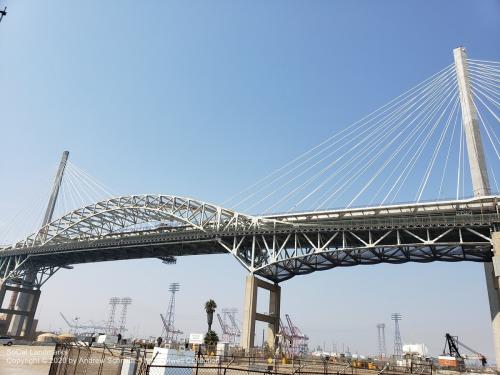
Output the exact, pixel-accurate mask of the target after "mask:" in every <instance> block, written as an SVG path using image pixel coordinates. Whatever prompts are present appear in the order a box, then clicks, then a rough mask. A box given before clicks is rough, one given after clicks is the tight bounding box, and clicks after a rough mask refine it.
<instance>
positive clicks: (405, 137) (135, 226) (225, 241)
mask: <svg viewBox="0 0 500 375" xmlns="http://www.w3.org/2000/svg"><path fill="white" fill-rule="evenodd" d="M454 53H455V64H452V65H450V66H448V67H446V68H444V69H442V70H441V71H440V72H438V73H436V74H435V75H433V76H431V77H430V78H429V79H427V80H425V81H423V82H422V83H420V84H418V85H417V86H415V87H414V88H412V89H410V90H408V91H407V92H405V93H403V94H402V95H400V96H398V97H397V98H395V99H394V100H392V101H391V102H389V103H388V104H386V105H384V106H383V107H381V108H379V109H378V110H376V111H374V112H372V113H371V114H369V115H368V116H365V117H364V118H363V119H361V120H360V121H358V122H356V123H354V124H352V125H351V126H349V127H347V128H345V129H344V130H342V131H341V132H340V133H337V134H336V135H334V136H332V137H331V138H329V139H327V140H325V141H324V142H322V143H321V144H320V145H318V146H316V147H315V148H313V149H311V150H309V151H307V152H306V153H304V154H302V155H300V156H299V157H297V158H296V159H294V160H292V161H291V162H290V163H287V164H286V165H284V166H283V167H282V168H280V169H278V170H276V171H274V172H273V173H271V174H269V175H268V176H266V177H264V178H263V179H262V180H259V181H257V183H255V184H254V185H251V186H250V187H249V188H248V189H246V190H244V191H243V192H241V193H240V194H237V195H235V196H234V197H231V198H230V199H229V200H228V201H227V202H226V204H223V205H213V204H210V203H206V202H202V201H199V200H195V199H190V198H185V197H178V196H171V195H126V196H119V197H112V198H107V199H102V200H99V201H94V202H91V203H89V204H87V205H85V206H83V207H80V208H76V209H73V210H70V211H69V212H68V213H65V214H63V215H62V216H60V217H58V218H56V219H53V217H52V216H53V212H54V207H55V205H56V202H57V199H58V195H59V189H60V186H61V184H62V181H63V175H64V171H65V168H67V165H68V162H67V156H68V155H67V154H65V156H63V160H62V161H61V165H60V168H59V170H58V174H57V176H56V183H55V185H54V189H53V192H52V194H51V199H50V202H49V206H48V209H47V210H46V213H45V216H44V220H43V223H42V226H41V228H40V229H38V230H37V231H35V232H34V233H33V234H31V235H29V236H28V237H26V238H25V239H23V240H21V241H17V242H14V243H13V244H11V245H9V246H6V247H4V248H2V249H1V250H0V278H1V280H2V289H1V290H0V301H2V300H3V298H4V295H5V292H6V291H7V290H11V291H14V292H15V293H16V294H15V298H14V299H11V302H10V305H9V307H8V308H3V309H1V310H0V312H3V313H6V314H7V319H6V326H8V327H7V328H6V329H7V330H8V331H9V332H10V333H11V334H13V335H15V336H18V337H23V336H29V334H30V332H31V331H32V328H33V317H34V311H35V309H36V304H37V302H38V298H39V296H40V287H41V286H42V285H43V284H44V283H45V282H46V281H47V280H48V279H49V278H50V277H51V276H52V275H53V274H54V273H55V272H56V271H57V270H59V269H61V268H71V266H72V265H74V264H79V263H90V262H99V261H111V260H120V259H138V258H159V259H162V260H164V261H166V262H172V261H173V260H174V259H175V257H178V256H186V255H197V254H218V253H229V254H232V255H233V256H234V257H235V259H236V260H237V261H238V262H239V263H240V264H241V265H242V266H243V267H245V269H247V270H248V272H249V274H250V275H249V277H248V278H247V286H246V287H247V290H246V293H247V298H246V301H245V322H244V327H243V328H244V329H243V337H242V343H243V345H244V346H245V347H247V348H250V347H252V346H253V337H254V334H253V332H254V330H255V321H256V320H261V321H265V322H267V323H269V325H270V336H269V338H268V340H269V343H270V346H273V345H274V335H275V334H276V333H277V331H278V329H279V308H280V287H279V285H278V283H279V282H282V281H284V280H287V279H289V278H291V277H294V276H296V275H302V274H307V273H311V272H314V271H319V270H326V269H331V268H334V267H339V266H355V265H363V264H364V265H370V264H378V263H396V264H397V263H404V262H432V261H447V262H457V261H475V262H483V263H485V270H486V278H487V282H488V292H489V298H490V306H491V310H492V318H493V326H494V333H495V345H496V350H497V353H498V354H499V356H500V317H499V316H498V314H499V312H500V295H499V292H498V289H497V286H498V282H497V280H498V276H500V268H499V269H498V270H496V269H494V267H493V264H497V262H498V260H497V259H500V258H497V255H496V252H500V234H499V233H500V232H499V231H500V227H499V226H500V207H499V200H500V195H498V193H499V189H498V184H497V178H496V174H495V172H497V171H498V167H499V166H500V164H499V161H500V154H499V152H498V150H499V149H500V142H499V138H498V122H499V117H498V108H499V106H500V104H499V103H500V91H499V76H500V63H498V62H492V61H482V60H467V58H466V55H465V50H464V49H463V48H458V49H456V50H455V51H454ZM483 140H484V141H483ZM466 159H467V160H466ZM487 162H488V164H489V166H490V168H488V167H487ZM467 163H468V167H467V166H466V164H467ZM70 170H71V169H70ZM72 173H75V172H74V171H73V172H72ZM70 174H71V173H70ZM470 193H472V194H473V197H469V198H467V197H466V195H467V194H470ZM408 194H410V195H412V199H413V202H412V203H407V204H398V203H396V202H397V201H398V200H399V199H401V197H403V196H408ZM432 194H434V195H432ZM450 195H451V196H454V198H453V199H447V200H443V199H442V197H443V196H450ZM429 196H431V197H433V198H434V200H431V201H424V199H426V198H428V197H429ZM339 201H341V202H343V203H344V204H345V208H342V209H326V207H329V206H331V205H334V204H335V203H337V202H339ZM360 203H361V204H362V207H354V205H355V204H360ZM225 207H231V209H229V208H225ZM256 209H259V210H261V211H262V212H263V213H262V214H259V215H254V214H246V213H245V212H251V210H256ZM283 209H286V210H287V211H286V212H285V213H282V214H272V213H271V212H273V211H276V210H283ZM498 264H499V266H500V263H498ZM255 276H260V277H261V278H256V277H255ZM263 279H267V280H268V282H266V281H264V280H263ZM269 281H270V282H269ZM259 287H260V288H265V289H268V290H269V291H270V292H271V293H270V294H271V298H270V302H269V313H268V314H258V313H257V312H256V299H257V289H258V288H259ZM497 330H498V333H497ZM497 363H500V357H499V358H497Z"/></svg>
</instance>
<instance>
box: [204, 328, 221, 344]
mask: <svg viewBox="0 0 500 375" xmlns="http://www.w3.org/2000/svg"><path fill="white" fill-rule="evenodd" d="M204 341H205V344H206V345H217V343H218V342H219V336H217V333H215V332H214V331H208V332H207V334H206V335H205V339H204Z"/></svg>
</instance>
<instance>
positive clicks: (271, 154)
mask: <svg viewBox="0 0 500 375" xmlns="http://www.w3.org/2000/svg"><path fill="white" fill-rule="evenodd" d="M4 4H6V5H7V6H8V8H9V14H8V15H7V17H5V18H4V20H3V21H2V23H0V109H1V110H0V129H1V138H0V140H1V147H2V158H0V181H2V183H1V184H0V197H3V198H0V221H1V222H3V223H8V222H9V220H11V217H13V216H14V215H15V214H16V212H18V211H19V209H20V207H26V206H28V207H29V205H30V204H32V201H33V197H34V196H37V195H38V194H39V192H40V191H46V190H47V186H48V180H50V177H51V174H52V172H53V169H54V167H55V166H56V164H57V162H58V158H59V157H60V153H61V152H62V151H63V150H65V149H68V150H70V151H71V156H70V158H71V160H72V161H73V162H74V163H75V164H77V165H78V166H80V167H82V168H84V169H85V170H87V171H89V172H91V173H92V175H94V176H95V177H97V178H98V179H99V180H101V181H103V182H105V183H106V184H107V185H108V186H111V187H112V188H113V189H114V190H115V191H117V192H119V193H120V194H130V193H146V192H152V193H156V192H158V193H165V194H179V195H187V196H192V197H196V198H199V199H201V200H205V201H209V202H216V203H217V202H222V201H224V199H225V198H227V197H228V196H229V195H231V194H234V193H236V192H238V191H240V190H242V189H243V188H244V187H245V186H247V185H249V184H251V183H252V182H254V181H255V180H257V179H258V178H260V177H262V176H264V175H265V174H266V173H267V172H269V171H271V170H273V169H275V168H277V167H279V166H281V165H282V164H284V163H285V162H287V161H288V160H290V159H292V158H293V157H295V156H296V155H297V154H299V153H301V152H303V151H305V150H307V149H309V148H311V147H313V146H314V145H316V144H317V143H319V142H321V141H322V140H323V139H325V138H326V137H327V136H330V135H331V134H333V133H335V132H336V131H338V130H339V129H342V127H343V126H345V125H346V124H350V123H352V122H353V121H355V120H357V119H359V118H361V117H362V116H363V115H365V114H367V113H368V112H370V111H371V110H373V109H375V108H377V107H379V106H380V105H382V104H384V103H386V102H387V101H388V100H390V99H392V98H393V97H395V96H397V95H399V94H400V93H401V92H402V91H404V90H405V89H408V88H409V87H411V86H413V85H415V84H416V83H418V82H420V81H421V80H422V79H424V78H426V77H428V76H430V75H431V74H433V73H435V72H437V71H438V70H439V69H441V68H443V67H444V66H446V65H448V64H450V63H451V62H452V59H453V56H452V49H453V48H455V47H457V46H459V45H464V46H466V47H467V49H468V51H469V55H470V56H472V57H474V58H477V59H485V60H500V37H499V36H500V3H499V2H498V1H496V0H482V1H476V2H471V1H462V0H447V1H439V2H422V1H415V0H412V1H404V2H403V1H397V0H394V1H377V2H375V1H337V2H333V1H314V2H310V1H251V2H243V1H211V2H208V1H193V2H189V3H187V2H185V1H148V2H136V1H134V2H132V1H120V2H118V1H106V2H103V1H85V2H79V3H76V2H67V1H57V0H53V1H50V2H45V1H43V2H42V1H33V0H32V1H12V0H9V1H6V0H0V5H4ZM244 276H245V273H244V271H243V269H241V268H240V267H239V266H238V264H237V263H236V261H234V260H233V259H232V258H231V257H230V256H206V257H192V258H186V259H180V260H179V262H178V264H177V265H176V266H165V265H162V264H161V263H160V262H159V261H156V260H143V261H128V262H114V263H101V264H92V265H82V266H76V267H75V270H73V271H61V272H59V273H58V274H57V275H56V276H55V277H54V278H53V279H52V280H50V281H49V282H48V283H47V284H46V285H45V286H44V288H43V294H42V300H41V306H40V311H39V318H40V327H42V328H49V327H51V328H58V327H64V324H63V322H62V321H61V319H60V318H59V315H58V312H59V311H63V312H64V313H66V314H67V315H69V316H74V315H78V316H81V317H82V319H84V320H85V319H94V320H99V319H105V317H106V314H107V306H106V303H107V299H108V298H109V297H111V296H114V295H118V296H130V297H131V298H132V299H133V300H134V303H133V305H132V306H131V308H130V318H129V326H130V327H131V328H137V329H138V330H139V332H140V333H142V334H144V335H149V334H151V335H158V334H159V333H160V327H161V325H160V320H159V317H158V314H159V313H160V312H163V311H164V310H165V309H166V306H167V302H168V292H167V287H168V284H169V283H170V282H172V281H177V282H180V283H181V284H182V286H181V292H180V293H179V298H178V304H177V307H178V318H177V322H178V326H179V328H180V329H182V330H184V331H185V332H197V331H201V330H202V329H204V327H205V323H204V319H205V318H204V314H203V311H202V303H203V302H204V301H205V300H206V299H207V298H209V297H212V298H214V299H215V300H216V301H217V302H218V304H219V306H221V307H233V306H234V307H237V308H239V309H240V310H241V309H242V301H243V286H244ZM282 286H283V308H282V311H284V312H288V313H290V314H291V316H292V318H294V320H295V321H296V324H297V325H299V326H300V327H301V328H302V330H303V331H304V332H306V333H307V334H308V335H309V336H310V337H311V346H315V345H317V344H323V342H325V343H326V344H327V346H331V344H332V342H333V343H337V345H341V344H342V343H345V344H346V345H349V346H350V349H351V351H356V350H357V351H359V352H363V353H374V352H375V351H376V327H375V326H376V324H377V323H379V322H385V323H386V324H387V326H388V329H387V333H386V335H387V337H388V346H389V348H390V349H391V350H392V335H393V332H392V325H391V322H390V314H391V312H394V311H399V312H401V313H402V314H403V316H404V320H403V322H402V323H401V330H402V335H403V341H405V342H425V343H426V344H427V345H428V346H429V348H430V349H431V351H432V353H433V354H438V352H440V351H441V350H442V346H443V344H444V342H443V341H444V334H445V332H451V333H453V334H456V335H459V336H460V337H461V338H462V339H463V341H464V342H465V343H467V344H469V345H470V346H471V347H473V348H477V349H478V350H481V351H484V352H485V354H487V355H489V356H490V357H492V352H493V348H492V346H493V345H492V338H491V329H490V320H489V310H488V304H487V297H486V291H485V285H484V276H483V270H482V265H480V264H470V263H459V264H438V263H435V264H429V265H415V264H407V265H400V266H392V265H381V266H375V267H357V268H351V269H339V270H332V271H327V272H320V273H315V274H312V275H308V276H304V277H299V278H295V279H292V280H290V281H287V282H285V283H284V284H283V285H282ZM217 328H218V326H217Z"/></svg>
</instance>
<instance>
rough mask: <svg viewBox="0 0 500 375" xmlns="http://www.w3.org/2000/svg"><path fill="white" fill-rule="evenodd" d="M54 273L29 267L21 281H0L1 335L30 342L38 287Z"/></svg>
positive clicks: (52, 203) (47, 218)
mask: <svg viewBox="0 0 500 375" xmlns="http://www.w3.org/2000/svg"><path fill="white" fill-rule="evenodd" d="M68 156H69V151H64V152H63V154H62V157H61V161H60V163H59V168H58V169H57V173H56V176H55V179H54V184H53V186H52V192H51V194H50V199H49V202H48V204H47V208H46V210H45V215H44V218H43V222H42V228H44V227H45V226H46V225H47V224H48V223H50V222H51V220H52V215H53V214H54V209H55V207H56V203H57V197H58V195H59V189H60V187H61V183H62V179H63V176H64V171H65V169H66V163H67V161H68ZM44 235H46V233H45V234H44ZM55 272H56V269H55V268H54V267H49V268H48V269H44V270H43V271H42V272H41V274H40V267H37V266H36V265H33V264H30V265H28V266H27V267H26V270H25V272H24V275H23V276H22V278H21V277H20V278H16V279H15V280H8V281H4V280H0V282H1V285H0V313H5V314H6V319H5V324H4V326H3V328H2V327H0V333H2V331H4V332H5V333H7V334H8V335H10V336H12V337H14V338H18V339H31V338H32V337H33V335H34V333H35V329H36V324H35V312H36V308H37V306H38V301H39V299H40V293H41V292H40V287H41V286H42V284H43V283H44V282H45V281H47V280H48V279H49V278H50V277H51V276H52V275H53V274H54V273H55ZM9 290H10V291H12V295H11V298H10V303H9V306H8V307H7V309H2V308H1V307H2V303H3V299H4V298H5V294H6V292H7V291H9Z"/></svg>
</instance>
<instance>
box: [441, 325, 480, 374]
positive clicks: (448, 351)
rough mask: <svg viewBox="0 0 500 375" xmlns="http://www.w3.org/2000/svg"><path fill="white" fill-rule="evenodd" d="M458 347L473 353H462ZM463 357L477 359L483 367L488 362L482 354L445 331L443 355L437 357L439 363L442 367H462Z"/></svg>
mask: <svg viewBox="0 0 500 375" xmlns="http://www.w3.org/2000/svg"><path fill="white" fill-rule="evenodd" d="M459 347H461V348H463V349H465V350H468V351H469V352H471V353H473V355H462V354H461V353H460V350H459ZM464 359H475V360H479V361H480V362H481V366H483V367H484V366H486V364H487V363H488V361H487V360H486V357H485V356H484V355H483V354H481V353H479V352H478V351H477V350H474V349H472V348H471V347H469V346H467V345H465V344H464V343H463V342H461V341H459V340H458V337H457V336H452V335H450V334H449V333H447V334H446V335H445V343H444V349H443V355H442V356H439V357H438V360H439V364H440V365H442V366H444V367H462V366H463V364H464Z"/></svg>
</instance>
